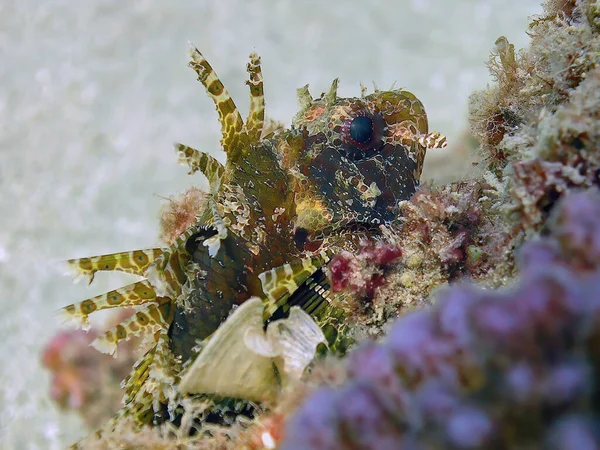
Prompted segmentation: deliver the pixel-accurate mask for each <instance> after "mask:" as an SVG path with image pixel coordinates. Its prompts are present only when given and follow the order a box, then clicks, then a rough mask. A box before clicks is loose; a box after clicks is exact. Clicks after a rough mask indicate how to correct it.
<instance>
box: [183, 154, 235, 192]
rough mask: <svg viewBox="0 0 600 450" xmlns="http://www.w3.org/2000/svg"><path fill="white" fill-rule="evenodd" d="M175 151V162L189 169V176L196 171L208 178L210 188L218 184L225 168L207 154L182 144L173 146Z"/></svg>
mask: <svg viewBox="0 0 600 450" xmlns="http://www.w3.org/2000/svg"><path fill="white" fill-rule="evenodd" d="M175 150H176V151H177V162H178V163H179V164H185V165H187V166H188V167H189V168H190V171H189V175H192V174H194V173H196V172H197V171H200V172H202V174H204V176H205V177H206V178H208V183H209V184H210V187H211V188H212V187H213V186H214V185H215V184H217V183H218V182H219V180H220V179H221V177H222V176H223V173H224V172H225V166H223V165H222V164H221V163H220V162H219V161H217V160H216V159H215V158H213V157H212V156H210V155H209V154H208V153H204V152H201V151H199V150H196V149H195V148H192V147H188V146H187V145H183V144H175Z"/></svg>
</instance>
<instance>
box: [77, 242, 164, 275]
mask: <svg viewBox="0 0 600 450" xmlns="http://www.w3.org/2000/svg"><path fill="white" fill-rule="evenodd" d="M162 251H163V249H161V248H151V249H146V250H133V251H129V252H120V253H111V254H108V255H98V256H90V257H87V258H77V259H69V260H68V261H67V266H68V267H69V268H70V269H72V270H73V271H74V272H75V274H76V276H77V277H80V276H88V277H89V282H90V283H91V282H92V281H94V275H95V274H96V272H100V271H118V272H125V273H130V274H133V275H140V276H142V275H143V274H144V271H145V270H146V269H147V268H148V266H150V264H152V263H153V262H154V261H155V260H156V259H157V258H158V257H159V256H160V255H161V253H162Z"/></svg>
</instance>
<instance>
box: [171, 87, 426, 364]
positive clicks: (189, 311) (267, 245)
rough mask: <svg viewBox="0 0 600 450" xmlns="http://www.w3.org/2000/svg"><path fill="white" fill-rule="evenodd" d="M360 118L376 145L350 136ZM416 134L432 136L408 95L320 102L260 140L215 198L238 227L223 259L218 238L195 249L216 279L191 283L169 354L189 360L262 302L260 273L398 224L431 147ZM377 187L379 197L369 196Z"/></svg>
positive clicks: (200, 237)
mask: <svg viewBox="0 0 600 450" xmlns="http://www.w3.org/2000/svg"><path fill="white" fill-rule="evenodd" d="M359 116H366V117H369V118H371V120H372V121H373V123H377V124H378V129H377V130H376V135H375V136H374V137H373V140H372V142H369V143H368V144H367V145H366V146H364V145H363V146H362V147H361V148H357V147H356V146H355V145H352V142H350V141H349V137H348V136H345V135H344V127H347V126H348V123H351V121H352V120H353V119H354V118H355V117H359ZM346 133H347V132H346ZM417 134H422V135H426V134H427V122H426V119H425V114H424V112H423V108H422V105H421V104H420V102H419V101H418V100H417V99H416V98H414V96H412V94H410V93H408V92H406V91H401V90H398V91H388V92H379V93H375V94H372V95H369V96H367V97H364V98H354V99H335V100H334V101H332V102H329V103H328V102H327V100H326V99H325V98H321V99H318V100H316V101H314V102H311V104H310V105H309V106H308V108H306V110H305V112H304V113H302V112H301V113H300V115H299V117H298V118H297V120H296V121H295V124H294V126H293V127H292V128H291V129H289V130H284V131H280V132H279V133H277V134H276V135H272V136H270V137H268V138H266V139H264V140H262V141H261V142H260V143H259V145H257V146H252V148H251V150H250V151H249V152H248V153H247V154H245V155H244V157H242V158H241V159H240V160H239V161H237V162H236V163H235V164H231V165H230V166H228V167H226V169H225V174H224V176H223V181H222V184H221V189H220V190H219V191H218V192H217V193H216V194H215V200H216V203H217V205H218V206H219V208H218V209H219V210H221V211H223V212H225V214H223V217H224V218H225V220H228V221H229V222H230V223H231V225H230V226H229V229H228V235H227V237H226V238H225V239H224V240H223V241H222V244H221V245H222V249H223V251H219V252H218V253H217V254H216V255H215V256H214V257H210V256H209V254H208V251H207V249H206V247H205V246H203V245H202V242H203V241H204V240H205V239H206V238H207V237H210V236H212V235H214V234H215V231H214V230H203V231H201V232H199V233H197V234H195V235H194V236H192V238H191V239H190V241H188V250H189V251H190V252H191V254H192V259H193V261H194V262H196V263H197V264H198V266H199V269H200V271H204V272H206V273H207V274H209V275H207V276H199V277H197V278H196V279H194V280H192V284H193V290H192V293H191V294H190V298H189V299H188V301H187V302H185V303H184V304H181V305H179V306H177V307H176V310H175V319H174V321H173V323H172V325H171V328H170V331H169V336H170V338H171V339H170V341H171V349H172V351H173V352H174V353H175V354H176V355H181V356H182V357H183V360H184V361H185V360H187V359H188V358H190V357H192V355H193V352H192V348H193V347H195V346H196V345H197V344H198V343H199V342H201V341H202V340H204V339H205V338H206V337H208V336H209V335H210V334H211V333H212V332H214V331H215V330H216V328H217V327H218V326H219V325H220V324H221V323H222V322H223V320H225V318H226V317H227V315H228V314H229V313H230V312H231V308H232V307H233V306H234V305H239V304H241V303H242V302H243V301H245V300H247V299H248V298H250V297H252V296H263V295H264V293H263V291H262V287H261V283H260V281H259V279H258V275H259V274H260V273H262V272H264V271H266V270H268V269H270V268H273V267H277V266H280V265H283V264H285V263H288V262H290V261H293V260H296V259H298V258H301V257H305V256H307V255H310V254H314V253H316V252H318V251H322V250H323V248H324V247H327V248H333V249H341V248H349V249H352V248H354V246H355V243H356V241H357V239H356V236H354V233H353V231H354V230H353V228H354V226H355V225H357V224H361V225H366V227H363V233H364V232H365V231H366V230H369V233H372V234H376V233H377V227H378V225H379V224H383V223H389V222H391V221H392V220H394V219H395V218H396V216H397V213H398V211H397V206H398V202H399V201H401V200H407V199H409V198H410V196H411V195H412V194H413V193H414V192H415V190H416V187H417V184H418V178H416V177H415V176H416V175H417V174H419V173H420V166H421V164H422V156H423V155H424V150H425V149H424V148H423V147H422V146H421V144H420V143H418V142H416V141H415V140H414V139H412V138H411V136H413V135H417ZM406 136H408V137H406ZM373 183H374V184H375V185H376V186H377V187H376V189H372V188H371V189H369V187H371V186H372V185H373ZM371 191H372V192H371ZM276 208H279V209H278V211H280V213H279V214H277V211H276ZM281 208H284V210H283V211H282V210H281ZM241 211H247V212H248V214H243V213H241ZM210 220H211V218H210V216H208V217H207V219H206V221H207V222H208V223H210ZM234 230H235V231H234ZM251 248H252V249H253V250H250V249H251Z"/></svg>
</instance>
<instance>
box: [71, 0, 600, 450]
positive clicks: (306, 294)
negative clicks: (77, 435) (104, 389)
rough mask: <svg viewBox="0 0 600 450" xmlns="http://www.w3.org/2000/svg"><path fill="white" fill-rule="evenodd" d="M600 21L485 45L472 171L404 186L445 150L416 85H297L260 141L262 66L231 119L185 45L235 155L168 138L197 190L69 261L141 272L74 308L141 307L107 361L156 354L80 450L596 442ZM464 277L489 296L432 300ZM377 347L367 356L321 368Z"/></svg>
mask: <svg viewBox="0 0 600 450" xmlns="http://www.w3.org/2000/svg"><path fill="white" fill-rule="evenodd" d="M599 23H600V2H598V1H591V0H586V1H567V0H562V1H549V2H546V3H545V4H544V14H543V15H542V16H540V17H537V18H535V19H534V21H533V22H532V24H531V26H530V29H529V33H530V35H531V37H532V41H531V47H530V48H529V49H528V50H525V51H521V52H519V53H517V52H516V51H515V49H514V47H513V46H512V45H511V44H510V43H509V42H508V41H507V40H506V38H499V39H498V40H497V41H496V49H495V51H494V52H493V53H492V57H491V60H490V63H489V67H490V70H491V72H492V75H493V76H494V78H495V80H496V84H495V85H494V86H492V87H490V88H488V89H486V90H484V91H481V92H477V93H475V94H473V96H472V98H471V111H470V120H471V125H472V132H473V134H474V135H475V136H476V137H477V139H478V140H479V143H480V149H479V153H480V155H479V159H480V162H479V164H478V167H477V168H476V169H475V172H474V174H472V175H471V177H470V179H468V180H459V181H456V182H453V183H450V184H447V185H443V186H434V185H425V186H421V187H420V188H419V189H418V190H417V185H418V181H419V177H420V173H421V168H422V163H423V158H424V156H425V149H426V147H429V146H432V147H435V146H442V145H444V144H445V139H444V138H443V137H442V136H441V135H439V134H437V133H429V131H428V127H427V121H426V116H425V113H424V110H423V106H422V105H421V103H420V102H419V101H418V100H417V99H416V98H415V97H414V96H413V95H412V94H410V93H408V92H406V91H403V90H397V91H376V92H375V93H373V94H370V95H367V96H363V97H362V98H356V99H341V98H338V97H337V95H336V87H337V81H335V82H334V84H333V86H332V88H331V90H330V91H329V92H328V93H326V94H323V95H322V96H320V97H319V98H317V99H313V98H312V97H311V96H310V94H308V90H307V88H303V89H300V90H299V96H300V103H301V111H300V112H299V113H298V114H297V116H296V118H295V120H294V122H293V126H292V128H291V129H287V130H285V129H282V128H281V127H277V126H272V129H273V132H272V133H270V134H268V135H265V133H264V132H263V131H262V127H263V122H264V103H263V98H262V75H261V74H260V66H259V64H258V59H257V58H256V57H254V56H253V57H252V58H251V63H250V65H249V66H248V71H249V73H250V80H249V81H248V83H249V85H250V91H251V110H250V114H249V116H248V118H247V119H246V121H245V122H244V121H242V119H241V117H240V115H239V112H238V111H237V109H236V108H235V105H234V104H233V101H232V100H231V98H229V95H228V94H227V91H226V90H225V89H224V87H223V86H222V84H221V83H220V82H219V80H218V78H217V77H216V75H215V74H214V72H213V71H212V69H211V68H210V66H209V65H208V63H207V62H206V60H204V58H203V57H202V56H201V55H200V54H199V53H198V52H197V51H196V50H193V51H192V57H193V62H192V63H191V66H192V68H194V70H196V72H197V73H198V75H199V79H200V81H201V82H202V83H203V84H204V85H205V87H206V88H207V91H208V93H209V95H210V96H211V97H212V98H213V100H214V101H215V103H216V105H217V110H218V112H219V115H220V120H221V124H222V132H223V139H222V145H223V148H224V150H225V152H226V153H227V163H226V165H225V166H222V165H220V164H219V163H218V162H217V161H216V160H214V159H213V158H211V157H210V156H208V155H206V154H204V153H201V152H198V151H196V150H193V149H191V148H189V147H186V146H182V145H179V146H177V149H178V157H179V159H180V161H182V162H185V163H186V164H188V165H189V167H190V168H191V171H192V173H193V172H195V171H201V172H202V173H204V174H205V175H206V176H207V178H208V179H209V182H210V191H209V192H208V193H201V192H199V191H191V192H189V193H187V194H185V195H184V197H183V198H182V199H173V200H172V202H171V204H170V206H169V207H168V210H167V213H166V215H165V219H163V223H164V228H163V229H164V230H165V231H164V232H163V235H164V239H165V240H166V242H167V243H169V244H170V245H169V246H168V247H166V248H163V249H151V250H145V251H138V252H128V253H123V254H117V256H114V255H111V256H105V257H96V258H91V259H90V258H84V259H80V260H74V261H72V264H73V265H74V266H76V267H78V268H79V269H80V272H81V273H83V274H87V275H89V276H90V277H93V274H94V273H95V272H96V271H98V270H122V271H126V272H127V271H128V272H130V273H137V274H139V275H142V276H144V277H146V280H145V281H141V282H138V283H136V284H134V285H132V286H130V287H126V288H123V289H121V290H116V291H112V292H110V293H108V294H105V295H104V296H99V297H96V298H94V299H91V300H88V301H86V302H82V303H81V304H78V305H72V306H71V307H67V308H66V310H65V311H66V312H67V313H68V314H70V316H71V317H74V318H78V319H79V320H80V321H81V322H82V323H83V324H85V319H86V318H87V315H88V313H90V312H92V311H94V310H97V309H102V308H107V307H113V306H122V305H125V304H130V305H137V306H138V307H139V308H141V309H140V311H138V313H139V314H141V315H140V316H136V317H138V319H139V318H143V320H142V322H143V323H142V322H140V321H137V320H132V321H130V322H129V323H126V324H125V325H122V329H120V328H118V327H117V328H116V329H115V330H114V331H112V334H108V335H106V336H105V337H104V338H101V342H100V345H99V347H101V348H103V349H105V350H109V351H112V350H113V349H114V348H115V347H116V344H117V342H118V341H119V340H122V339H124V338H127V337H129V336H130V335H132V334H136V335H137V334H139V333H140V331H141V330H142V329H147V330H150V331H151V334H152V336H153V337H154V342H155V343H154V344H153V346H152V348H151V349H150V350H149V352H148V353H147V354H146V356H145V357H144V358H143V359H142V360H141V361H140V362H138V364H137V366H136V368H135V369H134V370H133V372H132V374H131V375H130V376H129V378H128V379H127V381H126V383H125V386H126V391H127V395H126V397H125V406H124V408H123V410H122V411H121V413H120V414H119V416H117V418H116V419H115V420H113V421H112V422H111V423H110V424H109V425H107V426H105V427H104V428H103V429H102V431H101V433H100V434H99V437H97V438H94V437H90V438H88V439H87V440H86V441H84V442H83V443H82V445H83V446H85V447H86V448H113V447H116V446H120V447H121V448H140V447H144V448H157V449H158V448H161V449H162V448H248V449H259V448H275V447H278V448H279V447H280V448H284V449H296V448H298V449H299V448H314V449H330V448H331V449H338V448H341V449H343V448H349V449H350V448H366V449H368V448H373V449H375V448H377V449H381V448H397V447H398V446H399V445H401V444H402V443H404V444H406V445H407V446H412V447H411V448H420V447H427V446H431V445H434V446H438V447H447V446H452V447H455V448H489V445H490V443H491V442H503V443H506V445H533V446H536V445H537V446H540V445H543V444H547V445H550V446H551V447H552V448H569V445H570V444H569V443H570V442H573V441H572V439H579V441H577V442H588V443H595V445H598V443H599V440H598V436H597V435H596V434H594V431H593V429H594V427H593V424H595V423H597V422H598V420H600V418H599V416H598V414H599V408H598V401H597V399H598V392H597V387H595V386H594V385H593V383H592V382H591V381H590V380H593V379H594V377H595V378H597V374H598V373H597V372H598V364H597V362H598V360H599V359H598V355H597V354H596V353H597V352H594V351H592V350H593V348H597V346H596V347H594V346H593V345H592V344H594V343H596V341H597V336H596V334H597V333H595V332H593V330H594V329H595V328H597V326H596V327H595V328H594V326H593V324H596V325H597V323H596V322H597V320H598V314H597V310H598V307H597V305H596V303H597V302H596V301H595V299H596V298H597V297H598V292H599V290H598V289H600V288H599V287H598V284H597V282H595V281H594V276H595V277H596V278H595V279H596V280H597V279H598V275H597V272H598V270H600V259H598V255H599V254H600V253H598V252H597V251H596V250H597V248H598V242H600V240H599V239H600V238H599V236H600V234H599V232H598V230H599V229H600V228H599V225H598V214H599V212H598V211H599V210H598V208H599V206H598V205H600V203H599V202H600V200H599V198H598V195H600V194H598V192H597V191H596V190H595V189H597V188H598V187H600V67H599V63H600V26H599V25H598V24H599ZM586 189H587V190H589V191H588V192H587V193H579V194H578V193H574V192H572V191H580V190H586ZM563 199H565V200H563ZM556 205H562V206H556ZM574 208H575V209H574ZM540 236H542V238H541V240H540ZM529 241H535V242H533V243H531V242H529ZM519 255H520V256H519ZM517 279H520V280H521V282H520V284H518V287H517V288H516V290H515V288H512V289H511V290H505V289H500V290H499V291H498V292H496V291H494V289H497V288H502V287H504V286H508V285H512V284H515V281H516V280H517ZM459 280H472V281H475V282H477V284H479V285H481V286H483V287H485V288H486V290H484V291H479V290H477V289H475V288H471V287H468V286H461V287H456V288H453V289H451V290H449V291H448V292H446V293H445V294H444V293H443V292H441V293H439V294H435V292H436V291H437V290H440V288H442V287H443V286H445V285H448V284H453V283H456V282H457V281H459ZM548 283H550V284H552V283H554V284H552V286H555V288H556V289H554V290H550V291H549V290H548V289H547V288H545V287H544V286H546V285H549V284H548ZM536 293H537V294H536ZM534 294H535V296H534ZM538 294H539V295H538ZM532 296H534V297H535V298H534V297H532ZM536 301H539V303H536ZM431 304H435V306H434V307H433V308H431V307H430V306H429V305H431ZM416 309H419V310H421V311H415V310H416ZM586 311H587V313H586ZM557 314H558V315H557ZM399 316H404V317H403V318H402V319H400V320H399V321H398V322H397V323H396V324H395V325H394V326H393V328H392V332H391V334H389V335H387V334H386V330H389V328H390V324H391V321H392V319H394V318H397V317H399ZM500 318H502V319H503V320H502V321H501V320H500ZM511 324H513V325H514V326H512V325H511ZM511 326H512V328H511ZM448 327H450V328H448ZM507 327H508V328H507ZM528 330H529V331H528ZM577 330H579V331H577ZM565 333H566V334H565ZM573 333H575V334H573ZM565 336H567V337H568V336H572V339H571V338H568V339H567V340H566V341H565V340H564V339H566V338H565ZM369 337H372V338H381V342H380V343H375V342H371V341H369V340H367V342H366V343H363V344H360V345H358V347H359V348H358V350H356V351H352V352H351V354H350V356H348V357H345V358H342V359H336V358H332V357H331V356H329V357H327V358H326V359H325V360H324V361H323V360H321V358H320V357H321V356H322V355H323V354H325V353H329V354H330V355H331V354H332V355H338V356H342V355H343V354H344V353H345V352H346V350H347V348H348V347H349V346H350V345H352V342H353V341H361V340H364V339H365V338H369ZM538 338H540V339H542V341H537V340H536V339H538ZM515 342H516V343H520V344H521V345H520V348H515V347H514V345H513V344H514V343H515ZM530 344H531V345H530ZM596 344H597V343H596ZM557 346H558V347H557ZM551 348H553V349H555V350H554V351H555V352H556V351H558V349H560V355H559V357H557V358H555V359H553V360H552V361H550V360H548V358H549V350H548V349H551ZM545 349H546V350H545ZM547 350H548V351H547ZM456 355H460V357H457V356H456ZM556 355H558V353H556ZM541 373H545V374H547V376H545V377H542V378H543V379H541V378H539V376H538V375H539V374H541ZM594 374H595V375H594ZM536 377H537V378H536ZM538 378H539V379H538ZM498 380H503V381H502V382H501V385H499V384H498V383H497V381H498ZM532 380H533V381H532ZM535 380H537V381H535ZM406 402H410V405H411V406H410V407H407V406H406V405H407V403H406ZM521 410H523V411H527V414H525V413H524V414H516V413H515V414H512V413H511V411H512V412H518V411H521ZM150 425H153V426H150ZM465 430H466V431H465ZM569 439H571V441H570V440H569ZM582 439H583V441H582ZM571 448H573V447H571Z"/></svg>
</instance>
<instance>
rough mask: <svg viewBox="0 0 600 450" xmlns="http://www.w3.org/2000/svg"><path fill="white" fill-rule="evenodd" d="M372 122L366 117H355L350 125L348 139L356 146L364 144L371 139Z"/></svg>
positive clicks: (372, 131)
mask: <svg viewBox="0 0 600 450" xmlns="http://www.w3.org/2000/svg"><path fill="white" fill-rule="evenodd" d="M374 131H375V130H374V128H373V121H372V120H371V119H370V118H368V117H366V116H359V117H356V118H355V119H354V120H353V121H352V123H351V124H350V137H351V138H352V140H353V141H354V142H356V143H357V144H365V143H367V142H369V141H370V140H371V139H372V138H373V133H374Z"/></svg>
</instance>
